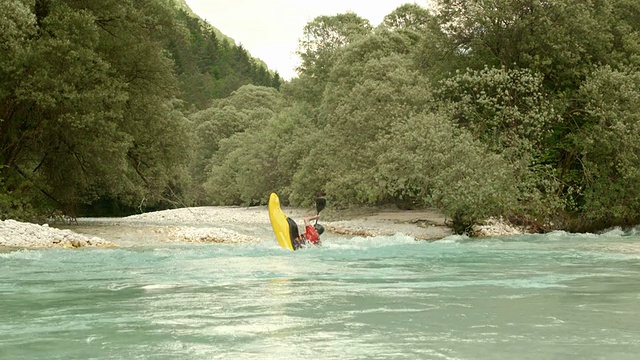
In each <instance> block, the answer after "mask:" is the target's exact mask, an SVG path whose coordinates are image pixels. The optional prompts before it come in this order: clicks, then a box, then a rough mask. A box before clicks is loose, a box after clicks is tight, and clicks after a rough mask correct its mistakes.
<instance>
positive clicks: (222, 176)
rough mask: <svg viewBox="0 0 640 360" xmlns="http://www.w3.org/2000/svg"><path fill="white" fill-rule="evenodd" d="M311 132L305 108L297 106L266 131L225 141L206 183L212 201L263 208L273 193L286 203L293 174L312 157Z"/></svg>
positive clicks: (271, 120)
mask: <svg viewBox="0 0 640 360" xmlns="http://www.w3.org/2000/svg"><path fill="white" fill-rule="evenodd" d="M309 128H310V127H309V122H308V119H307V118H306V116H305V110H304V108H303V107H300V106H293V107H287V108H284V109H283V110H282V111H281V112H279V113H278V114H277V115H275V116H273V117H271V118H269V119H268V120H267V122H266V124H265V125H264V126H263V127H254V128H251V129H249V130H247V131H245V132H238V133H235V134H234V135H233V136H231V137H230V138H228V139H224V140H222V141H221V142H220V150H219V151H218V153H217V154H216V155H215V156H214V157H213V158H212V160H211V166H210V175H209V178H208V180H207V182H206V183H205V190H206V192H207V194H208V196H209V197H210V201H211V202H212V203H214V204H229V203H232V204H245V205H251V204H262V203H265V202H266V201H267V200H268V197H269V194H270V193H271V192H273V191H277V192H278V193H280V194H281V197H282V198H283V199H286V198H287V197H288V194H289V193H290V191H289V190H288V187H289V185H290V184H291V181H292V177H293V174H294V172H295V171H296V169H297V168H298V164H299V162H300V160H301V159H303V158H305V157H306V156H307V154H308V148H309V143H310V140H309V139H311V138H312V135H311V134H312V133H311V132H309ZM285 201H286V200H285Z"/></svg>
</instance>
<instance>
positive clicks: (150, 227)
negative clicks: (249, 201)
mask: <svg viewBox="0 0 640 360" xmlns="http://www.w3.org/2000/svg"><path fill="white" fill-rule="evenodd" d="M283 210H284V211H285V212H286V213H287V214H288V215H289V216H291V217H292V218H293V219H295V220H296V221H297V222H298V225H299V226H302V219H303V218H304V217H307V216H310V215H313V212H312V211H310V210H307V209H300V208H284V209H283ZM322 215H323V217H322V219H321V223H322V224H323V225H324V226H325V228H326V229H327V231H328V233H333V234H335V235H341V236H364V237H372V236H389V235H394V234H397V233H402V234H405V235H408V236H411V237H413V238H415V239H416V240H438V239H442V238H445V237H447V236H450V235H453V232H452V230H451V228H449V227H448V226H447V225H446V222H447V221H446V218H445V217H444V215H442V214H440V213H439V212H437V211H435V210H398V209H374V208H372V209H357V210H343V211H325V212H324V213H323V214H322ZM79 221H80V223H82V224H92V223H105V222H106V220H104V219H79ZM108 222H109V225H110V226H111V228H114V227H115V228H116V229H120V230H122V232H123V233H126V232H128V233H130V234H132V235H131V236H130V237H137V238H146V239H150V240H148V241H152V242H165V243H166V242H187V243H213V242H216V243H219V242H225V243H238V242H258V241H261V240H263V239H261V237H260V236H256V235H255V233H251V232H249V233H248V232H246V231H245V232H243V231H242V230H241V229H242V227H254V228H255V227H259V228H261V229H264V232H263V234H264V236H263V237H266V236H270V233H269V231H268V230H269V229H270V228H269V216H268V212H267V209H266V207H265V206H257V207H225V206H208V207H195V208H182V209H173V210H164V211H157V212H151V213H145V214H139V215H133V216H129V217H124V218H113V219H110V220H109V221H108ZM67 227H68V228H67V229H59V228H56V227H54V226H53V225H52V226H49V225H37V224H30V223H21V222H17V221H13V220H6V221H2V222H0V250H2V247H5V249H7V248H47V247H60V248H81V247H114V246H118V245H121V243H119V242H118V241H117V240H115V241H109V240H112V239H111V237H112V234H105V235H104V236H103V235H102V234H100V233H93V234H86V233H85V234H82V233H78V231H80V230H81V228H80V227H77V226H76V227H74V226H67ZM70 229H71V230H70ZM72 230H73V231H72ZM475 231H477V232H478V234H480V235H481V236H499V235H513V234H518V233H519V232H518V230H517V229H514V228H510V227H508V226H506V225H504V224H501V223H500V222H498V221H490V222H488V223H487V225H486V226H484V227H478V228H476V229H475ZM105 238H107V239H109V240H105ZM127 245H132V244H130V243H129V244H127ZM134 245H135V244H134Z"/></svg>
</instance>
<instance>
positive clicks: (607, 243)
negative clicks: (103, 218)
mask: <svg viewBox="0 0 640 360" xmlns="http://www.w3.org/2000/svg"><path fill="white" fill-rule="evenodd" d="M84 230H85V231H87V232H91V229H90V227H89V228H88V229H84ZM93 230H94V232H96V233H99V232H102V233H104V231H105V230H104V228H98V227H96V228H94V229H93ZM111 231H112V232H113V231H116V232H117V228H112V229H111ZM254 232H255V234H254V235H256V236H259V237H261V238H262V239H263V240H262V241H259V242H256V243H240V244H172V243H159V242H157V241H156V240H155V238H154V237H157V235H153V236H151V234H149V237H148V239H151V238H154V240H153V241H151V240H148V239H147V237H146V236H145V233H144V231H143V232H138V233H137V234H138V235H136V236H138V237H139V239H138V240H139V241H137V242H135V241H129V243H127V246H125V247H122V248H118V249H81V250H69V249H45V250H20V251H12V252H4V253H0V274H2V276H1V277H0V299H1V300H0V309H1V315H0V316H1V320H0V359H29V360H32V359H636V358H637V356H638V354H640V322H639V321H638V320H639V319H640V281H639V279H640V250H639V249H640V246H638V243H639V242H640V235H639V234H638V233H636V232H635V231H632V232H627V233H624V232H622V231H619V230H614V231H610V232H608V233H605V234H602V235H593V234H567V233H563V232H555V233H551V234H546V235H521V236H515V237H503V238H488V239H481V240H474V239H467V238H464V237H449V238H446V239H444V240H440V241H436V242H419V241H414V240H413V239H412V238H410V237H406V236H402V235H396V236H391V237H374V238H359V237H338V236H331V235H328V236H326V237H325V238H324V246H323V247H320V248H312V249H306V250H302V251H297V252H288V251H285V250H283V249H280V248H279V247H278V246H277V244H276V242H275V239H274V238H273V237H272V235H270V234H269V229H268V228H267V227H263V226H258V227H256V228H255V229H254ZM145 239H147V241H145ZM121 240H122V239H121ZM129 240H131V239H129Z"/></svg>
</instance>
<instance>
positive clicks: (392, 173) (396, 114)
mask: <svg viewBox="0 0 640 360" xmlns="http://www.w3.org/2000/svg"><path fill="white" fill-rule="evenodd" d="M173 3H174V1H169V2H166V1H164V0H143V1H134V0H124V1H113V0H108V1H101V2H86V1H84V2H83V1H76V0H60V1H48V0H6V1H4V2H2V3H0V217H3V218H5V217H9V216H12V217H17V218H22V219H30V218H34V217H36V216H38V215H42V214H46V213H47V212H50V211H51V210H52V209H55V208H57V209H63V210H64V211H65V212H67V213H71V214H73V210H74V209H77V208H81V209H87V208H89V210H90V208H91V204H92V203H93V204H96V208H98V207H112V208H118V209H132V208H138V209H141V210H144V209H158V208H163V207H167V206H183V205H190V204H198V205H208V204H224V205H229V204H244V205H253V204H264V203H265V202H266V201H267V199H268V195H269V193H270V192H272V191H276V192H278V193H279V194H280V195H281V199H283V202H285V203H287V202H288V203H290V204H296V205H300V204H310V202H311V201H312V200H313V196H314V194H315V193H316V192H319V191H322V192H325V193H326V194H327V196H328V197H329V198H330V200H331V202H332V204H334V206H349V205H351V204H396V205H399V206H403V207H405V206H436V207H438V208H439V209H440V210H441V211H443V212H444V213H445V214H446V215H447V216H448V217H450V218H451V219H452V221H453V225H454V227H455V228H456V231H459V232H463V231H466V229H468V227H469V226H470V225H472V224H473V223H475V222H479V221H482V220H484V219H486V218H487V217H490V216H504V217H507V218H509V219H512V220H514V221H517V222H520V223H522V224H527V225H532V226H537V227H538V229H543V230H544V229H552V228H555V227H558V226H559V227H564V228H571V229H577V230H596V229H601V228H604V227H607V226H612V225H632V224H637V223H638V222H639V220H640V217H639V215H638V214H640V191H637V189H640V172H639V171H638V168H640V163H639V162H640V158H639V156H640V155H639V154H640V148H639V146H640V145H638V144H640V135H639V134H640V128H639V121H640V113H639V111H638V106H637V104H638V103H640V90H638V89H640V3H638V2H637V1H631V0H598V1H586V2H585V1H579V0H557V1H551V2H550V1H538V0H534V1H508V0H471V1H462V0H438V1H435V6H434V7H433V8H431V10H427V9H425V8H422V7H420V6H418V5H415V4H406V5H403V6H400V7H398V8H397V9H396V10H394V11H393V12H392V13H390V14H388V15H387V16H386V17H385V18H384V21H383V23H382V24H381V25H380V26H379V27H378V28H376V29H375V30H374V29H373V28H372V26H371V25H370V24H369V22H368V21H367V20H365V19H363V18H361V17H359V16H358V15H356V14H353V13H346V14H338V15H334V16H320V17H317V18H315V19H314V20H313V21H311V22H309V23H308V24H307V26H306V27H305V28H304V32H303V35H302V38H301V40H300V49H299V53H298V54H299V55H300V57H301V60H302V63H301V66H300V68H299V69H298V71H299V74H300V76H299V78H296V79H293V80H292V81H290V82H286V83H284V84H282V86H280V85H281V79H280V78H279V76H278V74H277V73H276V74H273V73H271V72H269V71H268V69H266V67H265V66H264V64H262V63H261V62H260V61H258V60H256V59H253V58H251V56H250V55H249V54H248V52H247V51H246V50H245V49H243V48H242V46H236V45H235V44H233V41H231V40H229V39H226V38H225V37H224V36H223V35H221V34H220V33H219V32H217V31H216V30H215V28H213V27H211V26H210V25H208V24H206V23H205V22H203V21H202V20H200V19H197V18H195V17H193V16H192V14H190V13H189V11H188V9H186V8H185V4H184V3H183V2H182V1H180V2H178V3H177V5H175V6H178V7H180V10H176V9H174V8H173V5H171V4H173ZM552 224H553V225H552Z"/></svg>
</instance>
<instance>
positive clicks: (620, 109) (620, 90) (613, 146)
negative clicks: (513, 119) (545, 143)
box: [571, 67, 640, 227]
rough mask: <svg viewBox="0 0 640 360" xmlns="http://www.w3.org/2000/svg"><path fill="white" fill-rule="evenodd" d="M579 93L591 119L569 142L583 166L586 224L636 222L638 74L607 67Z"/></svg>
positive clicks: (639, 190) (639, 211) (639, 191)
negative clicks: (571, 141)
mask: <svg viewBox="0 0 640 360" xmlns="http://www.w3.org/2000/svg"><path fill="white" fill-rule="evenodd" d="M580 95H581V98H582V99H584V111H585V112H586V114H587V115H586V117H587V118H588V120H589V121H588V123H587V124H585V125H584V126H583V127H582V128H581V129H580V131H578V132H576V133H574V134H572V135H571V138H572V140H573V146H574V147H575V151H576V153H577V154H578V156H579V157H580V159H581V163H582V165H583V174H584V183H583V191H584V204H583V205H582V208H581V213H582V216H583V218H584V219H583V221H584V222H585V223H586V224H592V225H591V226H593V224H598V225H600V226H606V225H609V226H612V225H635V224H638V223H639V222H640V108H638V104H639V103H640V72H638V71H628V72H620V71H616V70H613V69H611V68H609V67H603V68H601V69H599V70H597V71H595V72H594V73H593V74H592V76H590V77H589V79H588V80H587V81H585V82H584V84H583V85H582V87H581V89H580ZM585 223H583V224H580V225H579V226H583V227H584V226H588V225H585ZM598 225H596V226H598Z"/></svg>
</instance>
